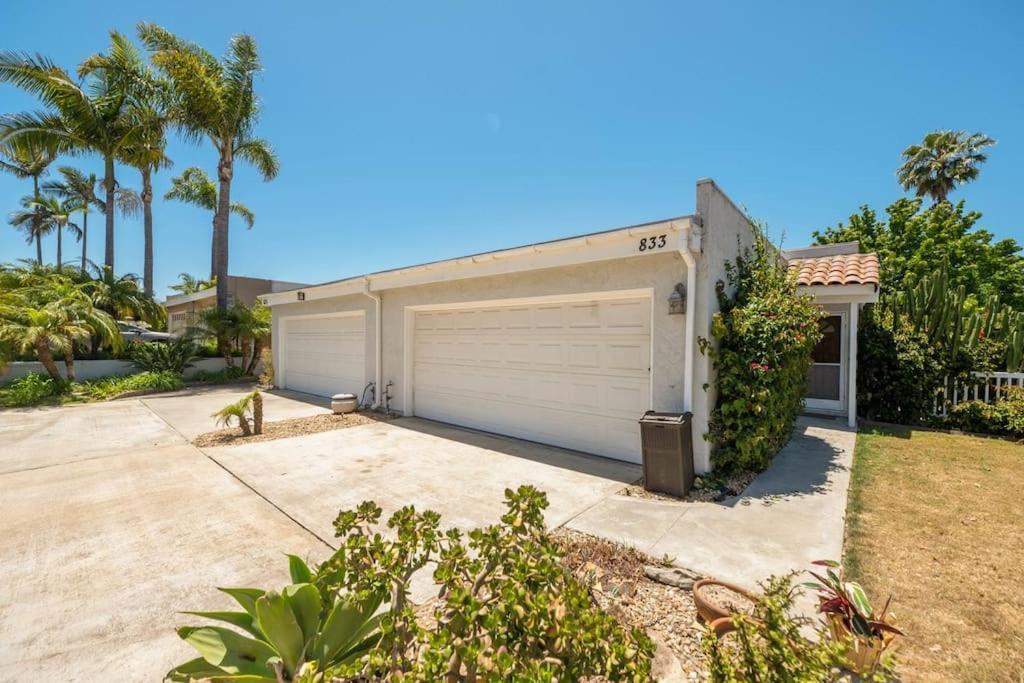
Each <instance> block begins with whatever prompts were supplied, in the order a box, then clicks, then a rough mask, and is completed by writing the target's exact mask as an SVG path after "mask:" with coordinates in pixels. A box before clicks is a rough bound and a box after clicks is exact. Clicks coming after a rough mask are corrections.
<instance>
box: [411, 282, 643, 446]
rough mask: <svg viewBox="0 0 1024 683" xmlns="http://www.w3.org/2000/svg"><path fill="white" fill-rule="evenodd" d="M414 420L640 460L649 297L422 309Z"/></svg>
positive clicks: (416, 337) (417, 339) (417, 341)
mask: <svg viewBox="0 0 1024 683" xmlns="http://www.w3.org/2000/svg"><path fill="white" fill-rule="evenodd" d="M414 325H415V327H414V344H413V346H414V359H413V362H414V367H413V372H414V380H413V405H414V410H415V413H416V415H420V416H422V417H426V418H430V419H434V420H440V421H442V422H451V423H453V424H458V425H463V426H467V427H473V428H476V429H482V430H485V431H491V432H496V433H500V434H508V435H510V436H515V437H519V438H524V439H530V440H532V441H539V442H542V443H547V444H552V445H556V446H561V447H564V448H572V449H575V450H580V451H584V452H587V453H594V454H598V455H604V456H608V457H611V458H616V459H619V460H626V461H629V462H640V432H639V426H638V424H637V421H638V420H639V418H640V417H641V416H642V415H643V413H644V411H646V410H649V409H650V405H651V372H650V371H651V300H650V298H648V297H642V298H635V297H634V298H628V299H607V300H605V299H595V300H576V301H563V302H557V301H544V302H543V303H533V304H519V305H488V306H483V307H478V308H465V309H456V310H437V311H418V312H416V314H415V320H414Z"/></svg>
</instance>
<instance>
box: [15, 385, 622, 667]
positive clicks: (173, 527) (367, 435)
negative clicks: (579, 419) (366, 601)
mask: <svg viewBox="0 0 1024 683" xmlns="http://www.w3.org/2000/svg"><path fill="white" fill-rule="evenodd" d="M245 391H246V389H242V388H238V387H221V388H211V389H204V390H198V391H197V390H190V391H186V392H179V393H176V394H173V395H161V396H159V397H156V396H154V397H145V398H139V399H126V400H121V401H115V402H110V403H100V404H91V405H83V406H69V407H64V408H47V409H37V410H19V411H0V443H2V444H3V448H2V449H0V491H3V493H2V494H0V496H2V497H0V534H2V537H3V538H4V543H3V545H2V547H0V566H2V567H3V568H4V574H5V576H4V581H3V582H2V584H0V680H17V679H20V678H22V677H23V676H24V675H25V672H26V671H30V672H32V677H33V679H39V680H61V681H96V680H126V681H143V680H160V678H161V677H162V675H163V674H164V673H165V672H166V671H167V670H168V669H169V668H170V667H171V666H172V665H173V664H175V663H178V662H181V661H184V659H186V658H190V657H191V656H193V655H192V652H191V650H190V648H188V647H186V646H185V645H184V644H183V643H182V642H181V641H180V640H179V639H178V638H177V636H176V635H175V633H174V628H175V626H178V625H180V624H182V623H184V622H186V621H187V619H186V618H184V617H182V615H180V614H178V612H179V611H180V610H186V609H205V610H212V609H227V608H230V606H231V602H230V599H228V598H226V596H224V595H222V594H220V593H218V592H217V591H216V590H215V586H232V585H235V586H237V585H257V586H279V585H282V584H284V583H286V582H287V580H288V575H287V566H286V562H285V560H284V557H283V554H284V553H286V552H293V553H297V554H300V555H303V556H306V557H308V558H310V559H311V560H312V561H319V560H321V559H323V558H324V557H326V556H327V555H328V554H329V553H330V552H331V550H332V548H333V546H334V539H333V529H332V527H331V523H332V521H333V519H334V517H335V515H336V514H337V512H338V510H339V509H340V508H343V507H351V506H353V505H355V504H357V503H358V502H359V501H361V500H364V499H373V500H376V501H377V502H378V503H379V504H380V505H381V506H382V507H383V508H385V511H386V512H390V511H392V510H394V509H396V508H397V507H399V506H401V505H405V504H408V503H413V504H415V505H416V506H417V507H421V508H432V509H434V510H436V511H437V512H439V513H441V515H442V520H443V524H445V525H446V526H449V525H457V526H460V527H463V528H468V527H472V526H479V525H484V524H489V523H492V522H494V521H495V520H496V519H497V517H498V515H499V514H500V512H501V510H502V507H501V500H502V495H503V491H504V489H505V488H506V487H513V486H517V485H519V484H521V483H531V484H534V485H536V486H538V487H539V488H541V489H543V490H545V491H547V493H548V496H549V499H550V501H551V508H550V509H549V511H548V512H549V514H548V520H549V523H551V524H552V525H554V524H559V523H562V522H564V521H566V520H569V519H572V518H574V517H576V516H578V515H580V514H581V513H583V512H585V511H586V510H587V509H589V508H590V507H592V506H594V505H595V504H597V503H598V502H599V501H600V500H601V499H603V498H605V497H606V496H608V495H610V494H612V493H614V492H615V491H617V490H618V489H619V488H621V486H622V483H623V482H626V481H632V480H635V479H636V478H637V477H638V476H639V472H638V469H637V468H636V467H635V466H632V465H626V464H622V463H615V462H612V461H608V460H605V459H601V458H594V457H590V456H585V455H581V454H578V453H572V452H568V451H563V450H560V449H556V448H549V447H546V446H540V445H537V444H531V443H526V442H520V441H516V440H514V439H506V438H501V437H495V436H489V435H482V434H478V433H474V432H468V431H465V430H460V429H456V428H454V427H447V426H443V425H438V424H434V423H430V422H426V421H421V420H416V419H400V420H396V421H393V422H389V423H376V424H370V425H364V426H360V427H353V428H350V429H344V430H338V431H334V432H325V433H321V434H314V435H309V436H303V437H296V438H291V439H280V440H277V441H271V442H264V443H256V444H250V445H246V446H237V447H226V448H217V449H209V450H207V451H206V452H204V451H202V450H200V449H197V448H195V447H194V446H192V445H191V444H190V443H189V440H190V439H191V438H194V437H195V436H196V435H198V434H200V433H202V432H205V431H209V430H210V429H212V428H213V420H212V419H211V418H210V417H209V415H210V413H212V412H214V411H215V410H216V409H218V408H220V407H222V406H223V405H225V404H227V403H229V402H230V401H233V400H237V399H238V398H239V397H240V396H241V395H242V394H243V393H245ZM325 410H326V408H325V407H324V406H323V403H322V402H321V401H318V400H315V399H312V398H311V397H306V396H302V395H288V394H282V393H278V392H274V393H272V394H268V395H267V397H266V401H265V413H266V416H267V419H268V420H278V419H285V418H289V417H300V416H303V415H312V414H316V413H317V412H324V411H325Z"/></svg>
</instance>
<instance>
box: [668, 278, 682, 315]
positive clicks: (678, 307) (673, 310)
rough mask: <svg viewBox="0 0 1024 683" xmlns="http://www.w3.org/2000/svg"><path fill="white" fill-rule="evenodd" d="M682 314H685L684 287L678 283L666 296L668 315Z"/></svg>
mask: <svg viewBox="0 0 1024 683" xmlns="http://www.w3.org/2000/svg"><path fill="white" fill-rule="evenodd" d="M684 313H686V285H684V284H683V283H682V282H680V283H677V284H676V286H675V289H673V290H672V293H671V294H669V295H668V314H669V315H682V314H684Z"/></svg>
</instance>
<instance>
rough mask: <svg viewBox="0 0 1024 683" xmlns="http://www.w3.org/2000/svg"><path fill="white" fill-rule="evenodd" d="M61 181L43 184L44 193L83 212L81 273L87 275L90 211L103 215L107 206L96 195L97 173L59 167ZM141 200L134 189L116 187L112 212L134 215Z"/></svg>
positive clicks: (69, 167)
mask: <svg viewBox="0 0 1024 683" xmlns="http://www.w3.org/2000/svg"><path fill="white" fill-rule="evenodd" d="M57 172H58V173H60V175H61V177H62V178H63V180H50V181H47V182H45V183H43V192H45V193H47V194H50V195H53V196H54V197H59V198H61V199H67V200H69V201H72V202H74V203H75V205H76V206H77V207H78V211H80V212H81V213H82V265H81V270H82V272H83V273H84V272H86V269H87V267H88V263H89V259H88V257H87V253H88V251H87V250H88V240H89V208H90V207H93V206H95V207H96V208H98V209H99V210H100V212H101V213H106V211H107V204H106V202H104V201H103V200H102V199H100V198H99V197H97V196H96V183H97V180H96V174H95V173H89V174H86V173H84V172H82V171H80V170H78V169H77V168H73V167H71V166H61V167H60V168H58V169H57ZM141 206H142V200H141V199H140V198H139V195H138V194H136V193H135V191H134V190H132V189H130V188H127V187H118V188H117V190H116V191H115V192H114V209H115V210H116V211H119V212H120V213H121V215H122V216H134V215H136V214H137V213H138V212H139V208H140V207H141Z"/></svg>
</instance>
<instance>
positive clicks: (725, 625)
mask: <svg viewBox="0 0 1024 683" xmlns="http://www.w3.org/2000/svg"><path fill="white" fill-rule="evenodd" d="M708 628H710V629H711V631H712V632H713V633H714V634H715V635H716V636H718V637H719V638H721V637H722V636H724V635H726V634H729V633H732V632H733V631H735V630H736V627H735V626H734V625H733V623H732V617H722V618H721V619H715V620H714V621H712V622H711V623H710V624H708Z"/></svg>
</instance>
